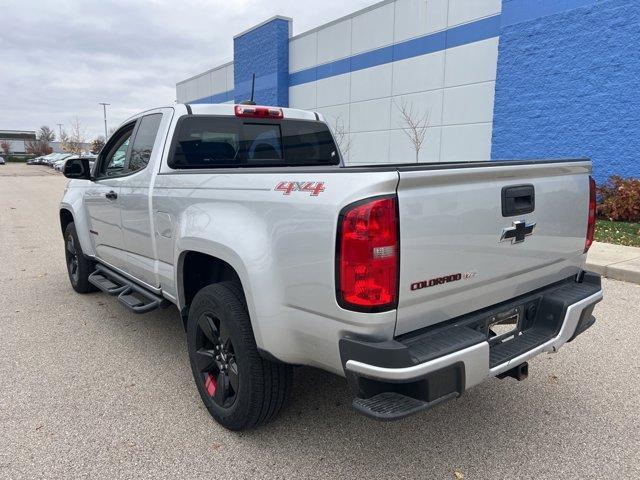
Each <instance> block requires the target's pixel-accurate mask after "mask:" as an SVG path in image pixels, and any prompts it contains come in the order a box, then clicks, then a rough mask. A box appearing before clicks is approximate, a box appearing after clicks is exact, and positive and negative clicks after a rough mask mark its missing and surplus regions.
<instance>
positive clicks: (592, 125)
mask: <svg viewBox="0 0 640 480" xmlns="http://www.w3.org/2000/svg"><path fill="white" fill-rule="evenodd" d="M509 3H512V5H511V6H509V7H507V5H508V4H509ZM529 3H532V4H538V5H542V6H544V5H549V4H550V2H549V0H530V2H529ZM551 3H554V2H551ZM564 3H567V4H570V6H572V7H575V6H576V5H578V8H571V9H569V10H565V11H562V12H559V13H558V12H556V11H550V10H548V9H545V8H541V10H540V15H545V16H540V15H538V17H539V18H534V19H531V17H532V16H533V13H532V12H531V10H530V9H525V11H523V10H519V12H520V13H518V9H517V8H516V7H519V6H520V7H521V6H522V4H523V0H506V1H505V2H504V6H505V8H506V9H505V12H503V14H504V13H506V14H507V17H506V18H507V21H506V22H503V27H502V29H501V37H500V47H499V56H498V76H497V81H496V97H495V107H494V129H493V145H492V158H494V159H523V158H552V157H575V156H589V157H591V158H592V159H593V161H594V176H595V177H596V180H597V181H598V182H603V181H604V180H605V179H606V178H607V177H608V176H609V175H614V174H615V175H622V176H635V177H640V155H639V152H640V85H639V82H640V2H639V1H637V0H606V1H604V0H598V1H595V3H594V2H593V1H591V2H588V1H585V0H564ZM585 3H590V4H588V5H586V6H579V4H585ZM518 4H521V5H518ZM514 8H515V10H514ZM509 9H511V10H509ZM514 12H515V13H514ZM549 13H550V14H549ZM505 23H509V25H505Z"/></svg>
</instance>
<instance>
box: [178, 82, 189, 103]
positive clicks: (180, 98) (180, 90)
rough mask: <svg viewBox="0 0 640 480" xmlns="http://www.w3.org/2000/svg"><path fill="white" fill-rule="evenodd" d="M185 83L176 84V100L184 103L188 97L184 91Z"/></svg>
mask: <svg viewBox="0 0 640 480" xmlns="http://www.w3.org/2000/svg"><path fill="white" fill-rule="evenodd" d="M184 90H185V89H184V84H182V83H179V84H177V85H176V101H177V102H178V103H184V102H185V101H186V99H187V96H186V95H185V91H184Z"/></svg>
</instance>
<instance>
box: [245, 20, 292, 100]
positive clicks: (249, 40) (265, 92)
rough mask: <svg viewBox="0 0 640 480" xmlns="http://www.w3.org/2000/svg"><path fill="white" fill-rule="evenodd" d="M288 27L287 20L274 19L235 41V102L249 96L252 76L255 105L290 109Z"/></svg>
mask: <svg viewBox="0 0 640 480" xmlns="http://www.w3.org/2000/svg"><path fill="white" fill-rule="evenodd" d="M289 28H290V22H289V21H288V20H285V19H282V18H274V19H273V20H270V21H268V22H267V23H264V24H262V25H260V26H258V27H256V28H254V29H252V30H250V31H248V32H246V33H243V34H241V35H239V36H237V37H236V38H234V40H233V57H234V76H235V79H234V83H235V101H236V102H241V101H243V100H247V99H249V98H250V97H251V79H252V76H253V74H254V73H255V74H256V88H255V101H256V103H258V104H262V105H278V106H281V107H287V106H289Z"/></svg>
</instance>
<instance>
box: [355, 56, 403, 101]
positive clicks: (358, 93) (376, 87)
mask: <svg viewBox="0 0 640 480" xmlns="http://www.w3.org/2000/svg"><path fill="white" fill-rule="evenodd" d="M392 71H393V65H392V64H391V63H386V64H384V65H378V66H377V67H371V68H365V69H364V70H358V71H356V72H351V101H352V102H359V101H361V100H369V99H373V98H380V97H388V96H391V83H392V82H391V76H392Z"/></svg>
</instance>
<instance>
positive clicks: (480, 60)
mask: <svg viewBox="0 0 640 480" xmlns="http://www.w3.org/2000/svg"><path fill="white" fill-rule="evenodd" d="M446 56H447V60H446V70H445V86H447V87H451V86H455V85H465V84H468V83H476V82H486V81H488V80H495V79H496V68H497V65H498V38H497V37H496V38H490V39H488V40H482V41H480V42H474V43H470V44H468V45H461V46H460V47H455V48H449V49H447V51H446Z"/></svg>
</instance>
